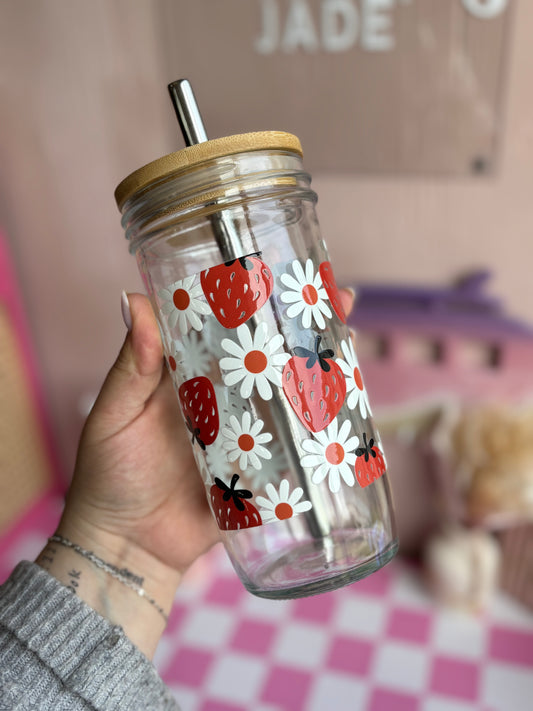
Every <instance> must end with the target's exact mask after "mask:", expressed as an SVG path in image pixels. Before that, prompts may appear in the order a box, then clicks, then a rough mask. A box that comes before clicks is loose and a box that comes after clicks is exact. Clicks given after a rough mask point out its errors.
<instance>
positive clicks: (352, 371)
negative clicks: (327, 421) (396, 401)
mask: <svg viewBox="0 0 533 711" xmlns="http://www.w3.org/2000/svg"><path fill="white" fill-rule="evenodd" d="M341 349H342V353H343V355H344V357H345V359H346V360H343V359H342V358H337V359H336V362H337V363H338V364H339V366H340V368H341V370H342V372H343V373H344V375H345V376H346V393H347V396H346V404H347V405H348V407H349V408H350V410H354V409H355V408H356V407H357V405H358V404H359V411H360V413H361V417H362V418H363V419H365V420H366V418H367V417H368V416H369V415H372V411H371V409H370V404H369V402H368V395H367V392H366V390H365V386H364V384H363V376H362V375H361V370H360V369H359V361H358V360H357V355H356V353H355V348H354V347H353V343H352V341H351V339H348V340H346V341H342V343H341Z"/></svg>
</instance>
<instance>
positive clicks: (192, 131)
mask: <svg viewBox="0 0 533 711" xmlns="http://www.w3.org/2000/svg"><path fill="white" fill-rule="evenodd" d="M168 90H169V92H170V98H171V99H172V103H173V105H174V110H175V111H176V116H177V117H178V121H179V125H180V128H181V132H182V134H183V139H184V141H185V145H187V146H192V145H194V144H195V143H204V142H205V141H207V140H208V138H207V133H206V132H205V128H204V122H203V121H202V116H201V114H200V109H199V108H198V104H197V103H196V99H195V97H194V92H193V90H192V86H191V84H190V82H189V80H188V79H178V80H177V81H173V82H172V83H171V84H169V85H168Z"/></svg>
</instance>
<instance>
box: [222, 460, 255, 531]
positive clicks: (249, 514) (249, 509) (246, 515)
mask: <svg viewBox="0 0 533 711" xmlns="http://www.w3.org/2000/svg"><path fill="white" fill-rule="evenodd" d="M238 480H239V475H238V474H234V475H233V476H232V478H231V484H230V485H229V486H228V485H227V484H225V483H224V482H223V481H222V479H219V478H218V477H217V476H216V477H215V483H214V484H213V486H212V487H211V492H210V493H211V508H212V509H213V513H214V515H215V518H216V520H217V525H218V527H219V528H220V529H221V530H222V531H236V530H238V529H241V528H252V527H254V526H260V525H261V524H262V523H263V521H262V520H261V514H260V513H259V511H258V510H257V509H256V508H255V506H254V505H253V504H251V503H250V502H249V501H244V499H251V498H252V496H253V494H252V492H251V491H248V490H247V489H236V488H235V485H236V484H237V482H238Z"/></svg>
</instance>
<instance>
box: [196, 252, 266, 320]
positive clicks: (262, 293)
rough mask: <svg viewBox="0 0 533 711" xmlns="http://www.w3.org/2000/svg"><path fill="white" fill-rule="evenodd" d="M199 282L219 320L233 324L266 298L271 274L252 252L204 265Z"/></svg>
mask: <svg viewBox="0 0 533 711" xmlns="http://www.w3.org/2000/svg"><path fill="white" fill-rule="evenodd" d="M200 283H201V285H202V289H203V292H204V296H205V298H206V299H207V303H208V304H209V306H210V307H211V310H212V311H213V314H214V315H215V317H216V319H217V320H218V321H219V323H221V324H222V326H224V327H225V328H237V326H240V325H241V324H243V323H244V322H245V321H248V319H249V318H250V317H251V316H253V315H254V314H255V313H256V311H258V310H259V309H260V308H261V307H262V306H263V305H264V304H265V303H266V302H267V300H268V299H269V297H270V294H271V293H272V288H273V286H274V278H273V276H272V272H271V271H270V269H269V268H268V267H267V265H266V264H265V263H264V262H263V261H261V259H259V258H258V257H257V256H255V255H253V256H249V257H241V258H240V259H234V260H232V261H231V262H225V263H224V264H219V265H218V266H216V267H212V268H210V269H206V270H205V271H203V272H202V273H201V275H200Z"/></svg>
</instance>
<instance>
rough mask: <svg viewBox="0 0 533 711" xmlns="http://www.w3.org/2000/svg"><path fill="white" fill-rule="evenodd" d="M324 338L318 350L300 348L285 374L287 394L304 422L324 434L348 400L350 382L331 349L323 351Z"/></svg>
mask: <svg viewBox="0 0 533 711" xmlns="http://www.w3.org/2000/svg"><path fill="white" fill-rule="evenodd" d="M321 341H322V337H321V336H317V337H316V338H315V343H314V349H313V350H312V351H310V350H307V348H302V347H300V346H297V347H296V348H295V349H294V356H293V357H292V358H291V359H290V360H289V361H288V362H287V364H286V366H285V368H284V369H283V373H282V386H283V392H284V393H285V396H286V398H287V400H288V401H289V403H290V405H291V407H292V409H293V410H294V412H295V413H296V414H297V415H298V419H299V420H300V422H301V423H302V424H303V425H304V427H306V428H307V429H308V430H310V431H311V432H320V431H321V430H323V429H324V428H325V427H327V426H328V425H329V424H331V422H332V421H333V420H334V419H335V417H336V416H337V414H338V412H339V410H340V409H341V407H342V405H343V403H344V399H345V397H346V380H345V379H344V375H343V374H342V371H341V369H340V367H339V366H338V365H337V364H336V363H335V362H334V361H333V360H332V358H333V355H334V353H333V351H332V350H331V349H330V348H326V349H324V350H320V343H321Z"/></svg>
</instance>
